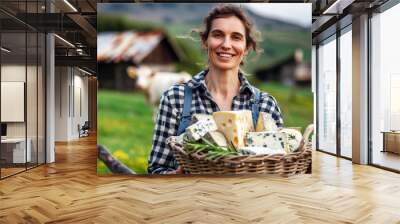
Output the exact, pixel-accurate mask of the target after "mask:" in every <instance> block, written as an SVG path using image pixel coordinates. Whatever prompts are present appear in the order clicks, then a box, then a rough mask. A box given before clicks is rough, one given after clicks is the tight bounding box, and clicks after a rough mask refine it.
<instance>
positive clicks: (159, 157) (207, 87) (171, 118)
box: [148, 5, 283, 174]
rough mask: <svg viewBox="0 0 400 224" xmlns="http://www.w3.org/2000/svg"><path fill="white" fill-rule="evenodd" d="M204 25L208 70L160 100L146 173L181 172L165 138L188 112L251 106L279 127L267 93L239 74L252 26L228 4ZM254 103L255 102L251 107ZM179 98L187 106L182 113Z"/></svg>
mask: <svg viewBox="0 0 400 224" xmlns="http://www.w3.org/2000/svg"><path fill="white" fill-rule="evenodd" d="M204 25H205V29H204V30H203V31H201V32H199V34H200V37H201V40H202V45H203V48H204V49H205V50H206V52H207V54H208V65H209V67H208V69H206V70H204V71H202V72H200V73H199V74H197V75H196V76H194V77H193V79H192V80H190V81H189V82H187V83H186V84H178V85H173V86H172V87H171V88H170V89H169V90H168V91H166V92H165V93H164V94H163V96H162V97H161V102H160V107H159V109H160V111H159V113H158V116H157V121H156V126H155V132H154V137H153V147H152V151H151V154H150V158H149V168H148V171H149V173H154V174H180V173H182V169H181V167H180V166H179V164H178V163H177V161H176V160H175V158H174V155H173V152H172V151H171V150H170V148H169V146H168V145H166V143H165V140H166V139H167V138H168V137H169V136H176V135H179V134H180V133H181V132H182V131H183V130H184V129H185V128H186V127H187V125H188V123H189V121H188V119H186V118H189V119H190V114H196V113H201V114H212V113H213V112H215V111H225V110H251V109H252V108H253V111H254V110H258V111H263V112H268V113H271V114H272V117H273V118H274V120H275V121H276V124H277V126H278V127H282V126H283V119H282V115H281V111H280V109H279V106H278V104H277V102H276V101H275V99H274V98H273V97H272V96H271V95H269V94H267V93H262V92H261V93H260V92H259V90H258V89H256V88H255V87H253V86H252V85H251V84H250V83H249V82H248V81H247V79H246V78H245V77H244V75H243V73H242V72H241V71H240V65H241V64H243V59H244V57H246V55H247V54H248V52H249V50H254V51H255V50H256V49H257V42H256V40H255V38H254V37H253V33H254V30H253V26H252V24H251V22H250V21H249V19H248V18H247V17H246V16H245V14H244V13H243V11H242V10H241V9H240V8H238V7H236V6H232V5H223V6H219V7H216V8H214V9H213V10H212V11H211V12H210V13H209V15H208V16H207V17H206V18H205V19H204ZM190 97H191V99H190ZM185 98H186V99H185ZM254 99H256V103H255V104H252V102H254ZM185 100H186V101H189V103H187V105H186V108H185V110H184V101H185ZM254 108H256V109H254ZM184 111H186V113H187V114H185V113H184ZM189 111H190V114H189ZM258 111H257V113H258ZM184 115H185V116H184Z"/></svg>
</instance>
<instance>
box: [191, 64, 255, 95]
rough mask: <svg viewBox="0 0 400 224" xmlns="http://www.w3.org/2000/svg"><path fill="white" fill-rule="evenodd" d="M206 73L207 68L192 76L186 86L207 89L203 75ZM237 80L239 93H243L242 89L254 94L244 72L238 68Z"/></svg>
mask: <svg viewBox="0 0 400 224" xmlns="http://www.w3.org/2000/svg"><path fill="white" fill-rule="evenodd" d="M207 73H208V70H204V71H201V72H199V73H198V74H197V75H195V76H193V78H192V79H191V80H190V81H189V82H188V86H189V87H191V88H192V89H196V88H198V87H202V88H203V89H204V90H206V89H207V87H206V82H205V77H206V75H207ZM239 81H240V88H239V93H243V92H244V91H246V90H248V91H250V93H251V94H252V95H254V94H255V93H254V89H253V86H252V85H251V84H250V83H249V81H248V80H247V79H246V77H245V73H243V72H242V71H240V70H239Z"/></svg>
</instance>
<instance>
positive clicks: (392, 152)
mask: <svg viewBox="0 0 400 224" xmlns="http://www.w3.org/2000/svg"><path fill="white" fill-rule="evenodd" d="M398 21H400V4H398V5H396V6H394V7H392V8H390V9H388V10H386V11H384V12H382V13H380V14H375V15H373V17H372V18H371V29H372V30H371V35H372V36H371V60H372V61H371V62H372V63H371V69H372V70H371V99H370V103H371V111H370V113H371V115H370V116H371V121H372V124H371V138H372V139H371V140H372V155H371V156H372V163H373V164H375V165H379V166H384V167H387V168H391V169H396V170H400V155H399V153H400V147H399V146H400V103H399V102H400V100H399V99H398V97H399V96H400V63H399V59H398V53H399V52H400V43H399V39H400V33H399V32H398V29H397V27H398V24H397V23H398ZM391 131H398V134H396V133H392V132H391ZM385 132H386V133H385ZM393 134H394V135H393ZM385 135H386V137H387V139H384V137H385ZM388 136H389V137H388ZM390 136H391V137H390Z"/></svg>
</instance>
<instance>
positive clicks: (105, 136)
mask: <svg viewBox="0 0 400 224" xmlns="http://www.w3.org/2000/svg"><path fill="white" fill-rule="evenodd" d="M257 86H258V87H259V88H260V89H261V90H263V91H266V92H268V93H270V94H271V95H273V96H274V97H275V98H276V100H277V101H278V103H279V106H280V108H281V110H282V113H283V116H284V122H285V126H286V127H302V128H303V130H304V128H305V127H306V126H307V125H308V124H310V123H312V119H313V99H312V93H311V90H310V88H298V89H294V88H291V87H286V86H282V85H281V84H277V83H268V84H266V83H260V84H259V85H257ZM153 128H154V124H153V121H152V109H151V107H150V106H149V105H148V104H147V103H146V100H145V97H144V95H142V94H140V93H122V92H117V91H108V90H99V91H98V143H99V144H102V145H105V146H106V147H107V148H108V149H109V150H110V151H111V152H112V154H113V155H114V156H115V157H116V158H118V159H119V160H120V161H122V162H123V163H124V164H126V165H127V166H128V167H130V168H131V169H133V170H134V171H135V172H137V173H139V174H145V173H147V159H148V156H149V154H150V151H151V144H152V138H153ZM97 164H98V166H97V171H98V174H107V173H110V172H109V171H108V169H107V167H106V166H105V165H104V164H103V163H102V162H101V161H98V163H97Z"/></svg>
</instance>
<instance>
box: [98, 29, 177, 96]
mask: <svg viewBox="0 0 400 224" xmlns="http://www.w3.org/2000/svg"><path fill="white" fill-rule="evenodd" d="M97 40H98V43H97V44H98V48H97V63H98V71H99V80H100V82H99V85H100V86H99V87H100V88H107V89H118V90H132V89H134V84H135V80H133V79H131V78H129V77H128V75H127V73H126V68H127V67H128V66H132V65H133V66H140V65H148V66H150V67H151V68H152V69H153V70H154V71H174V69H175V66H174V64H175V63H176V62H179V61H180V60H181V58H182V53H181V51H180V49H179V48H178V47H177V46H175V45H174V43H173V42H172V41H171V40H170V39H169V38H168V37H167V35H166V33H165V32H163V31H152V32H135V31H126V32H103V33H99V34H98V36H97Z"/></svg>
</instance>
